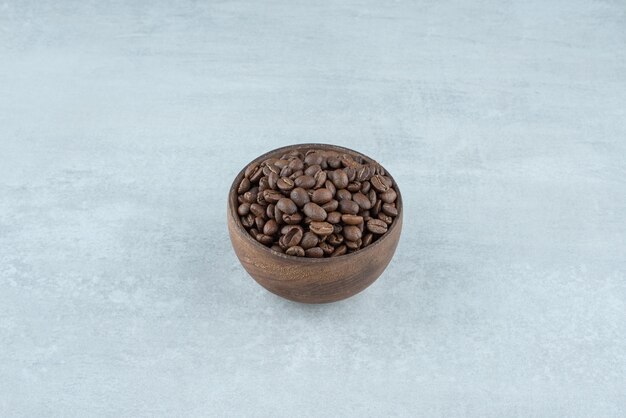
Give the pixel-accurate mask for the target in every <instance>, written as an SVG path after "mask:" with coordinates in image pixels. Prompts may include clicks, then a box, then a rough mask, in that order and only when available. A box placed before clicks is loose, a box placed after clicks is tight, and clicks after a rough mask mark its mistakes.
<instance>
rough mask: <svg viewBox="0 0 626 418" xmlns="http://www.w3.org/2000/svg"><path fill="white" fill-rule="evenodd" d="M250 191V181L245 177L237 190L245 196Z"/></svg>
mask: <svg viewBox="0 0 626 418" xmlns="http://www.w3.org/2000/svg"><path fill="white" fill-rule="evenodd" d="M248 190H250V179H249V178H247V177H244V178H243V179H242V180H241V183H239V187H238V188H237V193H239V194H243V193H245V192H247V191H248Z"/></svg>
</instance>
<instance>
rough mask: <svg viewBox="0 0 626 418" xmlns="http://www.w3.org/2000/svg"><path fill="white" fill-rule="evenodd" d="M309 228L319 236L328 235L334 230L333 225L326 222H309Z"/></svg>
mask: <svg viewBox="0 0 626 418" xmlns="http://www.w3.org/2000/svg"><path fill="white" fill-rule="evenodd" d="M309 228H310V229H311V232H313V233H315V234H317V235H319V236H326V235H330V234H332V233H333V231H334V229H333V225H332V224H330V223H328V222H318V221H313V222H311V225H309Z"/></svg>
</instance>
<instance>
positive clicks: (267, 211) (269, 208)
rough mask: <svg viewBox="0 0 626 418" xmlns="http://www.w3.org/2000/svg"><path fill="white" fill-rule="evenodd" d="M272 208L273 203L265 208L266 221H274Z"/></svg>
mask: <svg viewBox="0 0 626 418" xmlns="http://www.w3.org/2000/svg"><path fill="white" fill-rule="evenodd" d="M274 206H275V205H274V204H273V203H270V204H269V205H267V207H266V208H265V214H266V215H267V218H268V219H274Z"/></svg>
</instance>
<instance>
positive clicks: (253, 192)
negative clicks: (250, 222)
mask: <svg viewBox="0 0 626 418" xmlns="http://www.w3.org/2000/svg"><path fill="white" fill-rule="evenodd" d="M258 192H259V188H258V187H253V188H252V189H250V190H248V191H247V192H245V193H244V194H243V201H244V202H246V203H254V202H256V197H257V194H258Z"/></svg>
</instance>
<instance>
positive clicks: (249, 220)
mask: <svg viewBox="0 0 626 418" xmlns="http://www.w3.org/2000/svg"><path fill="white" fill-rule="evenodd" d="M254 219H255V217H254V215H253V214H251V213H249V214H247V215H246V216H242V217H241V224H242V225H243V226H245V227H246V228H251V227H252V225H254Z"/></svg>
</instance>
